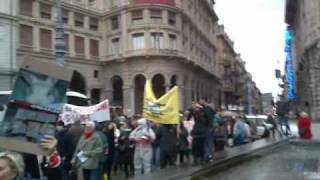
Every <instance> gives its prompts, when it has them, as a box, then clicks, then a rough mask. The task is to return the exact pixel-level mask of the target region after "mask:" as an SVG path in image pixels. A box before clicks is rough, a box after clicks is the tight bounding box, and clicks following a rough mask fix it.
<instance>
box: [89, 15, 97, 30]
mask: <svg viewBox="0 0 320 180" xmlns="http://www.w3.org/2000/svg"><path fill="white" fill-rule="evenodd" d="M98 27H99V25H98V19H97V18H93V17H90V30H93V31H98Z"/></svg>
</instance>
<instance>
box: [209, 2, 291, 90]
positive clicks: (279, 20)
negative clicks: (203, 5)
mask: <svg viewBox="0 0 320 180" xmlns="http://www.w3.org/2000/svg"><path fill="white" fill-rule="evenodd" d="M215 1H216V5H215V10H216V12H217V14H218V16H219V19H220V20H219V23H220V24H224V25H225V30H226V32H227V33H228V35H229V36H230V38H231V39H232V40H233V41H234V42H235V50H236V52H238V53H240V54H241V57H242V59H243V60H244V61H245V62H246V67H247V70H248V71H249V72H250V73H251V74H252V76H253V79H254V81H255V82H256V83H257V85H258V87H259V88H260V90H261V91H262V92H263V93H267V92H272V93H274V95H276V93H277V92H279V88H278V85H277V84H278V83H277V80H276V79H275V73H274V70H275V69H276V68H281V70H283V62H284V41H285V40H284V30H285V23H284V4H285V3H284V0H215ZM277 61H279V63H280V64H279V63H277Z"/></svg>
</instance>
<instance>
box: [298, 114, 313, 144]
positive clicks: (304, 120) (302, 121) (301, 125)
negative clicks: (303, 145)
mask: <svg viewBox="0 0 320 180" xmlns="http://www.w3.org/2000/svg"><path fill="white" fill-rule="evenodd" d="M298 129H299V135H300V138H301V139H312V132H311V120H310V118H308V117H300V118H299V119H298Z"/></svg>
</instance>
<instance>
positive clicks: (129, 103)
mask: <svg viewBox="0 0 320 180" xmlns="http://www.w3.org/2000/svg"><path fill="white" fill-rule="evenodd" d="M123 108H124V111H125V112H126V113H127V114H126V115H127V116H132V115H134V113H135V107H134V86H133V85H132V84H124V86H123Z"/></svg>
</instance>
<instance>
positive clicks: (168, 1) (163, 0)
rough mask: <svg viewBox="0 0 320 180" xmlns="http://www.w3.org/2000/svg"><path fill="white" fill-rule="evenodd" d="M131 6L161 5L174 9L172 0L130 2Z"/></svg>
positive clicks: (138, 0)
mask: <svg viewBox="0 0 320 180" xmlns="http://www.w3.org/2000/svg"><path fill="white" fill-rule="evenodd" d="M131 3H132V4H163V5H168V6H173V7H176V3H175V2H174V0H131Z"/></svg>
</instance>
